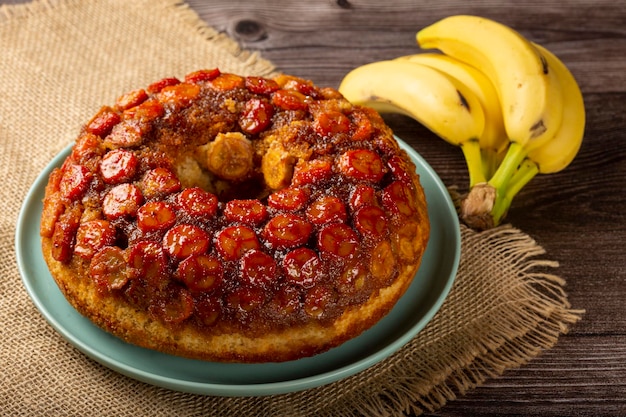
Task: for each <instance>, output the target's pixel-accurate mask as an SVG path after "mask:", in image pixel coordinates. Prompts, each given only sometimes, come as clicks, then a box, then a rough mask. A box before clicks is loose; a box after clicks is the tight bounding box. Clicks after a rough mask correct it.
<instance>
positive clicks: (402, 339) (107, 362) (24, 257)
mask: <svg viewBox="0 0 626 417" xmlns="http://www.w3.org/2000/svg"><path fill="white" fill-rule="evenodd" d="M396 139H397V140H398V143H399V144H400V147H401V148H402V149H404V150H405V151H406V152H407V153H408V155H409V156H410V157H411V159H412V160H413V161H414V163H415V164H416V166H417V171H418V173H420V176H421V177H422V182H426V183H427V184H426V185H425V186H424V188H425V191H426V194H427V202H428V206H429V215H430V216H431V218H432V217H433V214H434V215H435V216H436V217H437V218H438V217H439V216H441V215H443V216H444V217H446V222H445V224H437V223H433V226H438V227H439V226H442V227H443V228H444V229H445V232H446V234H447V235H448V236H446V237H445V238H446V239H450V241H449V242H447V243H448V245H449V246H448V249H449V250H452V251H453V252H452V256H448V258H450V259H451V262H449V263H448V264H446V265H444V267H445V268H446V270H447V276H445V277H438V278H439V279H443V280H445V281H444V282H443V285H442V286H441V288H440V291H439V293H438V294H436V299H435V301H434V302H433V303H432V304H431V305H430V307H429V308H428V310H427V311H426V312H425V313H424V314H423V315H422V316H421V317H420V318H419V319H416V320H414V322H413V324H412V325H411V326H410V327H409V328H408V329H407V330H405V331H404V332H403V333H402V334H401V335H400V336H398V337H396V338H395V339H394V340H392V341H391V342H389V343H386V344H385V345H384V347H383V348H381V349H378V350H375V351H373V352H371V353H370V354H366V356H364V357H362V358H360V359H358V360H355V361H354V362H351V363H348V364H346V365H342V366H340V367H338V368H336V369H330V370H326V371H322V372H320V373H318V374H315V373H313V374H311V375H306V376H302V377H298V378H295V379H289V380H281V381H269V382H250V383H236V384H234V383H213V382H198V381H192V380H189V379H188V380H185V379H184V378H173V377H168V376H164V375H162V374H158V373H156V372H155V371H154V370H153V371H152V372H151V371H149V370H147V369H145V368H142V367H140V366H139V365H136V364H135V365H131V364H127V363H124V362H123V361H121V360H119V359H116V358H115V357H114V356H112V355H111V353H112V352H108V351H106V350H103V349H98V347H96V346H92V345H90V344H89V343H88V342H87V341H85V340H82V339H81V338H80V337H79V336H77V335H76V334H75V332H73V331H72V329H68V328H67V327H66V326H65V325H64V324H63V323H62V322H61V321H59V317H58V316H59V315H60V313H59V312H57V311H55V309H52V308H50V306H48V305H47V304H46V302H45V301H44V300H43V299H42V295H41V294H39V293H38V289H37V284H39V283H40V282H45V280H50V281H52V282H54V281H53V279H52V277H51V276H50V274H49V273H48V274H47V276H44V277H37V276H33V275H36V274H34V273H32V271H31V269H30V268H29V261H32V260H33V259H29V257H30V258H32V257H33V256H34V257H35V259H34V260H35V261H38V258H37V256H41V253H39V254H33V253H30V254H29V253H27V251H26V250H25V249H26V247H27V245H28V244H32V242H31V241H32V240H33V239H35V237H34V236H28V235H27V234H26V232H25V230H27V229H28V228H29V226H27V224H28V220H29V219H30V218H32V216H33V213H29V212H31V211H33V210H35V209H33V208H32V207H33V204H41V203H40V201H39V202H38V201H36V200H37V199H39V200H40V199H41V197H42V196H43V195H42V191H43V186H45V183H43V182H44V181H45V180H46V178H47V176H48V174H49V172H50V171H51V170H52V168H53V167H55V166H59V165H60V164H61V162H62V160H63V159H64V158H65V157H66V156H67V154H69V151H70V150H71V147H72V145H68V146H67V147H66V148H65V149H63V150H62V151H61V152H60V153H59V154H57V155H56V157H55V158H54V159H53V160H52V161H51V162H50V163H49V164H48V166H46V168H45V169H44V170H43V171H42V172H41V173H40V174H39V176H38V177H37V180H36V181H35V182H34V183H33V185H32V186H31V188H30V189H29V192H28V194H27V195H26V197H25V199H24V202H23V204H22V207H21V209H20V213H19V216H18V221H17V224H16V235H15V248H16V256H17V261H18V267H19V270H20V273H21V276H22V283H23V285H24V286H25V288H26V290H27V292H28V295H29V296H30V298H31V300H32V301H33V303H34V304H35V306H36V308H37V309H38V310H39V311H40V313H41V314H42V315H43V316H44V318H45V319H46V320H47V322H48V323H49V324H50V325H51V326H52V327H53V328H54V329H55V330H56V331H57V332H58V333H60V335H61V336H62V337H64V338H65V339H66V340H67V341H68V342H69V343H70V344H71V345H73V346H74V347H76V348H77V349H78V350H80V351H81V352H82V353H84V354H85V355H87V356H88V357H90V358H91V359H93V360H95V361H97V362H99V363H101V364H103V365H104V366H106V367H108V368H110V369H112V370H114V371H116V372H119V373H121V374H123V375H126V376H128V377H131V378H134V379H137V380H139V381H142V382H146V383H149V384H152V385H156V386H160V387H164V388H169V389H173V390H177V391H182V392H190V393H196V394H203V395H219V396H262V395H273V394H283V393H288V392H295V391H300V390H304V389H309V388H314V387H318V386H321V385H325V384H328V383H331V382H335V381H337V380H340V379H343V378H346V377H348V376H351V375H354V374H356V373H358V372H360V371H363V370H365V369H367V368H369V367H370V366H372V365H374V364H376V363H378V362H380V361H382V360H383V359H385V358H387V357H389V356H390V355H392V354H393V353H394V352H396V351H398V350H399V349H400V348H401V347H402V346H404V345H405V344H406V343H408V342H409V341H410V340H411V339H412V338H413V337H415V335H416V334H417V333H419V332H420V331H421V330H422V329H423V328H424V327H425V326H426V324H427V323H428V322H429V321H430V320H431V319H432V318H433V316H434V315H435V314H436V312H437V311H438V310H439V309H440V307H441V305H442V304H443V302H444V300H445V298H446V297H447V295H448V293H449V291H450V289H451V287H452V284H453V282H454V279H455V276H456V272H457V270H458V264H459V261H460V252H461V236H460V226H459V222H458V217H457V216H456V211H455V209H454V205H453V203H452V201H451V199H450V196H449V195H448V192H447V189H446V187H445V186H444V184H443V182H442V181H441V179H440V178H439V176H438V175H437V174H436V173H435V171H434V170H433V169H432V167H431V166H430V165H429V164H428V163H427V162H426V161H425V160H424V159H423V158H422V157H421V155H419V154H418V153H417V152H416V151H415V150H414V149H413V148H411V147H410V146H409V145H408V144H406V143H405V142H404V141H402V140H401V139H400V138H398V137H397V136H396ZM434 197H436V198H437V199H439V201H438V202H437V204H443V208H444V209H445V210H444V212H438V213H432V212H431V211H432V205H434V204H435V203H434V202H433V201H431V200H432V199H433V198H434ZM429 199H431V200H429ZM35 214H38V215H40V214H41V211H38V212H36V213H35ZM37 222H38V219H37ZM30 228H31V229H32V228H33V226H32V225H30ZM37 230H38V223H37ZM31 234H32V233H31ZM36 239H37V241H38V240H39V236H36ZM437 239H438V240H439V239H441V237H437ZM432 241H433V237H431V241H430V242H429V247H428V248H427V253H428V252H429V251H430V250H431V248H430V246H431V242H432ZM433 250H434V249H433ZM39 251H40V250H39ZM42 261H43V258H41V259H40V260H39V262H42ZM35 263H36V262H35ZM44 265H45V263H44ZM423 265H424V262H423ZM420 270H421V268H420ZM418 274H419V272H418ZM38 280H41V281H38ZM57 290H58V288H57ZM407 292H408V291H407ZM59 293H60V292H59ZM405 296H406V295H405ZM68 306H69V304H68ZM70 308H71V307H70ZM396 308H399V307H394V310H395V309H396ZM72 310H73V309H72ZM394 310H392V313H393V311H394ZM73 311H74V313H75V314H76V315H77V318H76V319H77V320H83V319H84V318H82V316H80V314H79V313H78V312H77V311H76V310H73ZM392 313H390V316H391V315H392ZM70 314H71V313H70ZM404 319H406V317H405V318H404ZM84 320H86V319H84ZM94 327H95V326H94ZM374 328H376V326H374ZM374 328H373V329H374ZM96 331H102V330H100V329H97V330H96ZM372 331H373V330H372ZM102 332H103V333H105V332H104V331H102ZM107 335H108V334H107ZM361 337H363V335H362V336H359V337H357V338H356V339H353V340H352V341H350V342H348V343H352V345H353V346H358V343H359V339H360V338H361ZM111 338H112V340H117V341H118V342H119V344H120V346H121V347H120V349H126V348H128V349H141V348H137V347H136V346H132V345H127V344H125V343H124V342H122V341H120V340H119V339H117V338H115V337H113V336H111ZM112 343H114V342H112ZM342 346H343V345H342ZM342 346H340V347H337V348H335V349H331V351H329V352H326V353H322V354H320V355H317V356H316V357H313V358H306V359H305V361H311V363H312V364H313V365H314V364H315V358H323V357H324V356H323V355H327V354H332V352H338V351H339V350H340V349H342ZM115 347H116V346H115V345H112V346H111V347H110V348H109V349H114V348H115ZM113 352H115V350H114V351H113ZM146 352H147V354H149V353H150V352H151V351H148V350H146ZM156 354H157V355H164V354H159V353H156ZM165 356H166V357H170V356H169V355H165ZM170 358H173V359H172V360H173V361H192V362H195V361H193V360H188V359H184V358H177V357H173V356H172V357H170ZM300 361H302V360H300ZM296 362H298V361H292V362H284V363H282V364H273V365H275V366H278V367H281V366H283V367H288V366H293V364H294V363H296ZM210 365H211V364H207V367H210ZM213 365H215V366H223V365H226V366H228V365H230V364H213ZM235 365H237V366H241V364H235ZM243 366H249V367H250V370H254V367H255V366H258V365H256V364H252V365H243ZM304 366H305V368H304V369H307V368H306V366H308V365H304ZM209 369H210V368H209Z"/></svg>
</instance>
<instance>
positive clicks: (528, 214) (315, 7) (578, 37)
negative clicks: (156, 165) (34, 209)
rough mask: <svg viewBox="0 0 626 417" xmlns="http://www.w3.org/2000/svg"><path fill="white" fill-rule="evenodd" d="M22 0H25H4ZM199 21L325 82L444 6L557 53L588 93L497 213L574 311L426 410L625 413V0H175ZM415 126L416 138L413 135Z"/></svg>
mask: <svg viewBox="0 0 626 417" xmlns="http://www.w3.org/2000/svg"><path fill="white" fill-rule="evenodd" d="M5 2H6V3H21V2H24V0H9V1H5ZM188 4H189V5H190V6H191V7H192V8H193V9H194V10H196V11H197V12H198V13H199V15H200V16H201V17H202V19H204V20H205V21H206V22H207V23H208V24H209V25H210V26H212V27H214V28H216V29H218V30H220V31H224V32H226V33H227V34H228V35H230V36H232V37H233V38H235V39H236V40H238V41H239V42H240V44H241V46H242V47H243V48H246V49H251V50H255V51H259V52H260V53H261V55H262V56H263V57H265V58H267V59H269V60H271V61H272V62H274V63H275V64H276V65H277V67H278V69H280V70H282V71H284V72H287V73H292V74H294V75H298V76H301V77H305V78H309V79H311V80H313V81H314V82H315V83H317V84H319V85H328V86H334V87H337V86H338V85H339V82H340V81H341V79H342V77H343V76H344V75H345V74H346V73H347V72H348V71H349V70H350V69H352V68H354V67H356V66H358V65H361V64H365V63H367V62H371V61H376V60H381V59H387V58H394V57H396V56H399V55H404V54H410V53H414V52H416V51H417V50H418V49H417V46H416V44H415V33H416V31H417V30H418V29H419V28H421V27H423V26H426V25H428V24H430V23H432V22H434V21H435V20H438V19H440V18H442V17H445V16H447V15H452V14H461V13H467V14H478V15H483V16H486V17H490V18H494V19H496V20H499V21H501V22H503V23H506V24H508V25H510V26H512V27H514V28H516V29H517V30H519V31H521V32H522V33H523V34H524V35H526V36H527V37H529V38H530V39H532V40H534V41H536V42H538V43H541V44H543V45H545V46H547V47H548V48H550V49H551V50H553V51H554V52H555V53H556V54H557V55H559V56H560V57H561V58H562V59H563V60H564V62H565V63H566V64H567V65H568V66H569V68H570V69H571V70H572V72H573V73H574V75H575V76H576V77H577V79H578V81H579V83H580V85H581V87H582V90H583V94H584V96H585V100H586V104H587V114H588V120H587V131H586V137H585V141H584V143H583V146H582V149H581V151H580V154H579V155H578V157H577V158H576V160H575V161H574V162H573V164H572V165H571V166H570V167H568V168H567V169H566V170H565V171H563V172H561V173H558V174H553V175H549V176H541V177H538V178H535V179H534V180H533V181H532V182H531V183H530V184H529V185H528V186H527V187H525V188H524V190H523V191H522V192H521V194H519V195H518V197H517V198H516V200H515V201H514V204H513V207H512V209H511V211H510V213H509V216H508V221H510V222H511V223H512V224H513V225H514V226H516V227H518V228H520V229H522V230H523V231H525V232H526V233H528V234H529V235H531V236H532V237H534V238H535V239H536V240H537V241H538V242H539V244H541V245H542V246H543V247H544V248H545V249H546V250H547V253H548V254H547V256H548V257H549V258H550V259H554V260H557V261H559V262H560V265H561V266H560V268H559V269H558V273H559V275H561V276H562V277H564V278H565V279H566V280H567V287H566V290H567V292H568V293H569V298H570V301H571V303H572V306H573V307H574V308H578V309H585V310H586V314H585V315H584V318H583V320H582V321H581V322H580V323H578V324H577V325H575V326H574V327H573V328H572V329H571V331H570V333H569V334H567V335H565V336H563V337H562V338H561V339H560V340H559V343H558V344H557V346H556V347H555V348H553V349H551V350H549V351H546V352H544V353H543V354H542V355H541V356H540V357H538V358H537V359H535V360H533V361H532V362H531V363H529V364H528V365H526V366H524V367H522V368H521V369H517V370H511V371H508V372H506V373H505V374H504V375H503V376H502V377H499V378H496V379H492V380H489V381H487V382H486V383H485V384H484V385H483V386H481V387H480V388H478V389H475V390H473V391H472V392H470V393H469V394H467V395H464V396H462V397H460V398H458V399H457V400H455V401H452V402H450V403H448V405H446V406H445V407H444V408H443V409H442V410H440V411H439V412H437V413H435V414H433V415H437V416H502V415H517V416H531V415H532V416H535V415H537V416H539V415H541V416H625V415H626V303H625V302H624V301H623V300H624V299H626V272H625V268H626V250H625V249H624V242H625V241H626V215H625V214H624V213H625V207H626V197H625V195H626V194H625V193H624V190H625V189H626V112H625V108H626V105H625V103H626V2H625V0H562V1H557V0H547V1H545V0H530V1H519V0H515V1H513V0H506V1H504V0H501V1H498V2H496V1H485V0H482V1H474V2H469V1H464V0H440V1H425V0H387V1H380V0H376V1H374V0H325V1H316V2H315V1H301V0H255V1H251V0H250V1H243V0H204V1H203V0H188ZM386 119H387V120H388V122H389V124H390V125H391V127H392V128H393V129H394V130H395V132H396V133H397V134H398V135H399V136H400V137H402V138H404V139H405V140H407V141H409V142H410V143H411V144H412V145H413V146H414V147H415V148H416V149H417V150H418V151H419V152H420V153H421V154H422V155H423V156H424V158H425V159H426V160H427V161H428V162H429V163H430V164H431V165H432V166H433V167H434V168H435V170H436V171H437V173H438V174H439V175H440V177H441V178H442V179H443V181H444V182H445V183H446V184H447V185H454V184H457V185H459V186H461V187H463V186H464V185H465V184H466V183H467V177H466V171H465V166H464V161H463V158H462V156H461V153H460V151H459V150H458V149H457V148H454V147H452V146H450V145H448V144H446V143H444V142H443V141H442V140H439V139H437V138H436V137H434V136H433V135H432V134H430V133H429V132H428V131H427V130H426V129H425V128H423V127H422V126H420V125H419V124H417V123H416V122H414V121H412V120H410V119H408V118H405V117H402V116H389V117H386ZM417 138H421V139H417Z"/></svg>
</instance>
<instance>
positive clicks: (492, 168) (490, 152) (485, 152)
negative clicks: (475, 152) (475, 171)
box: [481, 149, 498, 179]
mask: <svg viewBox="0 0 626 417" xmlns="http://www.w3.org/2000/svg"><path fill="white" fill-rule="evenodd" d="M481 159H482V164H483V175H484V176H485V178H486V179H490V178H491V177H492V176H493V174H494V172H496V169H497V167H498V153H497V152H496V150H495V149H481Z"/></svg>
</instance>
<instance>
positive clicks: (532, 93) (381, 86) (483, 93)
mask: <svg viewBox="0 0 626 417" xmlns="http://www.w3.org/2000/svg"><path fill="white" fill-rule="evenodd" d="M417 43H418V45H419V46H420V47H422V48H423V49H436V50H439V51H440V52H439V53H420V54H415V55H411V56H405V57H399V58H397V59H395V60H391V61H381V62H375V63H372V64H367V65H364V66H362V67H359V68H356V69H354V70H353V71H351V72H350V73H348V74H347V75H346V76H345V78H344V79H343V81H342V83H341V85H340V87H339V91H341V92H342V93H343V95H344V96H345V97H346V98H347V99H348V100H350V101H352V102H353V103H357V104H363V105H369V106H372V107H374V108H376V109H377V110H379V111H380V112H399V113H403V114H406V115H408V116H410V117H412V118H414V119H416V120H417V121H418V122H420V123H422V124H424V125H425V126H426V127H428V128H429V129H430V130H432V131H433V132H434V133H435V134H437V135H438V136H440V137H442V138H443V139H445V140H446V141H448V142H449V143H452V144H455V145H458V146H460V147H461V149H462V150H463V154H464V156H465V159H466V162H467V165H468V171H469V193H468V194H467V196H465V198H464V199H463V201H462V203H461V218H462V219H463V220H464V221H465V222H466V223H467V224H468V225H470V226H472V227H474V228H477V229H486V228H490V227H493V226H495V225H497V224H499V223H500V222H501V221H502V219H503V218H504V216H505V215H506V213H507V211H508V209H509V207H510V205H511V201H512V200H513V197H515V195H516V194H517V193H518V192H519V191H520V190H521V189H522V187H524V186H525V185H526V184H527V183H528V181H530V180H531V179H532V178H533V177H534V176H535V175H536V174H537V173H544V174H547V173H553V172H557V171H560V170H561V169H563V168H565V167H566V166H567V165H568V164H569V163H570V162H571V161H572V160H573V158H574V157H575V156H576V154H577V152H578V150H579V148H580V144H581V141H582V138H583V134H584V128H585V108H584V103H583V99H582V95H581V92H580V89H579V87H578V84H577V83H576V80H575V79H574V77H573V76H572V74H571V73H570V72H569V70H568V69H567V68H566V66H565V65H564V64H563V63H562V62H561V61H560V60H559V59H558V58H557V57H556V56H555V55H554V54H552V53H551V52H550V51H548V50H547V49H545V48H544V47H542V46H540V45H537V44H534V43H532V42H531V41H529V40H528V39H526V38H524V37H523V36H522V35H521V34H519V33H518V32H516V31H514V30H513V29H511V28H510V27H508V26H505V25H503V24H500V23H498V22H495V21H493V20H489V19H485V18H482V17H477V16H467V15H459V16H451V17H448V18H445V19H442V20H440V21H438V22H436V23H434V24H432V25H431V26H428V27H426V28H424V29H422V30H420V31H419V32H418V33H417Z"/></svg>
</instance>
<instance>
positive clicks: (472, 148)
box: [461, 139, 487, 189]
mask: <svg viewBox="0 0 626 417" xmlns="http://www.w3.org/2000/svg"><path fill="white" fill-rule="evenodd" d="M461 150H462V151H463V156H464V157H465V162H466V163H467V171H468V173H469V187H470V189H471V188H472V187H473V186H474V185H476V184H479V183H482V182H487V178H486V177H485V172H484V169H483V163H482V156H481V149H480V144H479V143H478V140H475V139H472V140H468V141H465V142H463V143H462V144H461Z"/></svg>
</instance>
